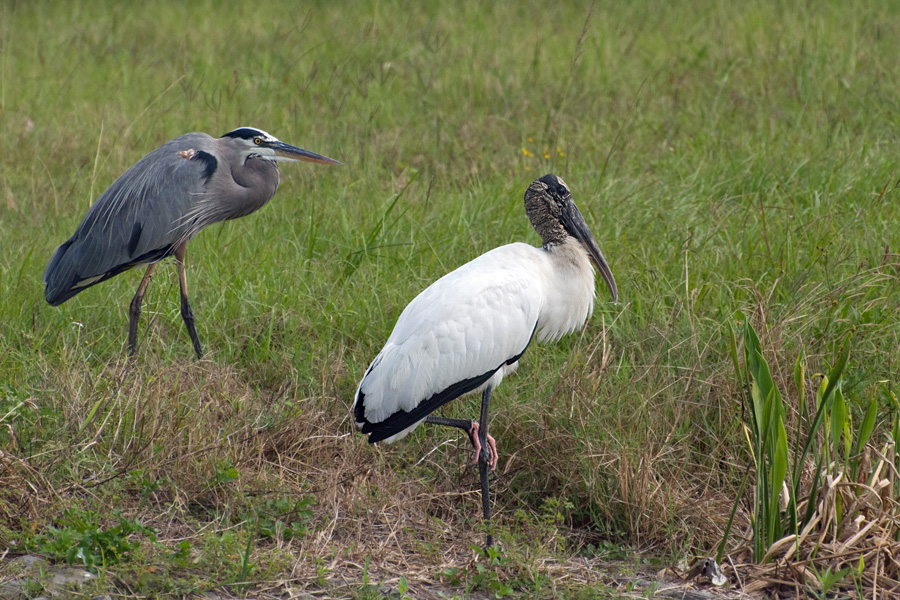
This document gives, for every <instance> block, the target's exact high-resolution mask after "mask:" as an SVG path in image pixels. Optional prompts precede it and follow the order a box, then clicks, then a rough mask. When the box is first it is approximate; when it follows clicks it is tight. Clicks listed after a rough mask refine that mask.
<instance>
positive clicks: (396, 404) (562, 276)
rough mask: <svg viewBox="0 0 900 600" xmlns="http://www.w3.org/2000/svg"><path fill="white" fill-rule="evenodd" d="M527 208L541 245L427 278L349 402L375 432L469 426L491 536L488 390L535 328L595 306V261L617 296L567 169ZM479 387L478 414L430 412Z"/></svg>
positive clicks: (542, 185) (537, 184) (582, 316)
mask: <svg viewBox="0 0 900 600" xmlns="http://www.w3.org/2000/svg"><path fill="white" fill-rule="evenodd" d="M525 213H526V214H527V215H528V218H529V219H530V221H531V224H532V226H533V227H534V229H535V231H537V233H538V234H539V235H540V236H541V239H542V241H543V245H542V247H541V248H535V247H534V246H530V245H528V244H523V243H514V244H509V245H506V246H501V247H499V248H495V249H493V250H491V251H489V252H487V253H485V254H482V255H481V256H479V257H478V258H476V259H475V260H473V261H471V262H469V263H467V264H465V265H463V266H461V267H460V268H458V269H456V270H455V271H453V272H451V273H448V274H447V275H445V276H444V277H442V278H441V279H439V280H438V281H436V282H434V283H433V284H431V285H430V286H428V288H426V289H425V290H424V291H423V292H422V293H421V294H419V295H418V296H417V297H416V298H415V299H413V301H412V302H410V303H409V305H408V306H407V307H406V308H405V309H404V310H403V313H402V314H401V315H400V318H399V319H398V320H397V324H396V325H395V326H394V330H393V331H392V332H391V335H390V337H388V340H387V342H386V343H385V345H384V348H383V349H382V350H381V352H379V354H378V356H376V357H375V359H374V360H373V361H372V363H371V364H370V365H369V368H368V369H367V370H366V373H365V375H364V376H363V378H362V381H360V384H359V387H358V388H357V391H356V397H355V400H354V403H353V413H354V418H355V421H356V424H357V425H358V426H359V427H360V428H361V430H362V433H364V434H367V435H368V436H369V442H379V441H385V442H388V443H390V442H393V441H394V440H397V439H400V438H402V437H404V436H405V435H407V434H408V433H409V432H411V431H412V430H413V429H415V428H416V427H418V426H419V425H420V424H421V423H433V424H437V425H448V426H452V427H458V428H460V429H463V430H464V431H466V433H467V434H468V435H469V439H470V440H471V442H472V445H473V446H474V447H475V454H476V460H477V462H478V467H479V474H480V478H481V497H482V510H483V512H484V519H485V522H486V524H487V526H488V532H489V533H488V537H487V545H488V546H490V545H491V544H492V541H493V539H492V536H491V534H490V494H489V492H490V490H489V486H488V473H489V470H493V469H494V467H495V466H496V464H497V458H498V457H497V450H496V444H495V442H494V440H493V438H492V437H491V436H490V435H488V417H489V403H490V396H491V390H492V389H493V388H495V387H496V386H497V385H499V383H500V382H501V380H502V379H503V377H504V375H506V374H508V373H510V372H511V371H513V370H514V369H515V368H516V365H517V364H518V361H519V359H520V358H521V357H522V355H523V354H524V353H525V350H526V349H527V348H528V346H529V345H530V343H531V340H532V338H533V337H534V336H535V335H537V337H538V339H540V340H551V341H552V340H556V339H558V338H559V337H561V336H562V335H565V334H567V333H570V332H572V331H574V330H576V329H580V328H581V327H582V326H584V323H585V322H586V321H587V319H588V317H590V315H591V312H592V311H593V307H594V268H593V267H592V264H593V265H594V266H596V268H597V270H598V271H599V272H600V275H601V276H602V277H603V280H604V282H605V283H606V285H607V287H608V288H609V292H610V294H611V295H612V300H613V302H616V301H617V300H618V288H617V287H616V280H615V278H614V277H613V275H612V270H611V269H610V267H609V264H608V263H607V262H606V259H605V258H604V257H603V253H602V252H600V248H599V247H598V246H597V242H596V240H595V239H594V236H593V235H592V234H591V231H590V229H589V228H588V226H587V223H585V220H584V217H583V216H582V214H581V212H580V211H579V210H578V207H577V206H575V202H574V201H573V200H572V195H571V193H570V192H569V188H568V186H567V185H566V184H565V182H563V180H562V179H560V178H559V177H557V176H555V175H552V174H550V175H545V176H543V177H541V178H540V179H536V180H535V181H533V182H532V183H531V185H530V186H529V187H528V190H527V191H526V192H525ZM475 391H481V392H482V401H481V415H480V418H479V419H478V421H473V420H468V419H451V418H445V417H435V416H431V413H432V412H434V411H435V410H437V409H438V408H439V407H441V406H443V405H444V404H446V403H447V402H450V401H451V400H453V399H455V398H458V397H459V396H462V395H463V394H466V393H469V392H475Z"/></svg>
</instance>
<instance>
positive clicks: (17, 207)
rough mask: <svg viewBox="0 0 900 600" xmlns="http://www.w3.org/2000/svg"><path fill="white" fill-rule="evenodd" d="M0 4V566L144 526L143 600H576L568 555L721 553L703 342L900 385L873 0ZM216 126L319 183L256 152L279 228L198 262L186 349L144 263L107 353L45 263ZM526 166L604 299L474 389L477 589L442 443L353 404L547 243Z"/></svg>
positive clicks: (461, 452)
mask: <svg viewBox="0 0 900 600" xmlns="http://www.w3.org/2000/svg"><path fill="white" fill-rule="evenodd" d="M0 17H2V18H0V114H2V119H0V155H2V160H0V248H2V252H0V426H2V427H0V552H2V551H3V550H2V549H3V548H10V549H12V550H13V551H15V550H16V549H21V547H22V544H24V543H30V544H31V546H30V547H31V548H37V549H39V550H43V551H44V552H45V553H49V554H51V555H52V554H53V551H56V552H57V553H59V552H62V553H63V554H64V553H65V546H66V543H67V542H66V541H65V540H67V539H70V538H71V536H75V537H76V538H77V539H82V538H78V536H83V535H84V532H85V531H89V530H91V528H93V530H95V531H98V530H102V531H113V529H114V527H115V526H116V525H117V524H118V523H120V520H122V519H123V520H124V521H121V522H122V523H131V524H132V525H134V524H135V523H137V522H140V523H142V524H143V525H144V526H147V527H151V528H152V529H153V533H152V535H151V533H150V532H141V531H137V532H135V533H131V534H128V533H127V527H126V528H125V529H121V526H120V530H118V532H119V533H118V538H116V539H120V538H121V539H128V540H130V541H131V543H132V544H134V547H133V548H130V549H128V550H127V551H125V550H122V551H121V553H122V556H123V558H122V559H121V560H119V561H118V563H117V564H114V562H113V561H112V560H111V559H109V557H107V558H106V559H105V563H106V565H105V566H106V568H104V569H103V572H104V573H108V574H109V575H110V579H113V578H115V580H116V581H118V582H120V584H121V585H122V586H124V587H123V588H120V589H127V590H130V591H131V592H134V593H135V594H143V595H153V594H163V595H165V594H180V593H190V592H199V591H201V590H204V589H208V588H212V587H216V586H221V585H225V584H237V583H240V582H245V581H251V582H256V584H257V586H261V587H262V588H265V585H266V584H271V585H273V586H274V585H275V584H274V583H273V582H281V583H284V582H289V583H290V585H294V586H298V587H300V588H304V589H324V590H328V589H332V590H333V589H340V590H343V593H345V594H363V593H365V592H364V590H366V589H367V588H365V587H364V584H365V583H366V582H368V581H372V582H377V581H387V582H394V583H396V582H398V581H401V580H400V578H401V577H403V578H406V579H404V580H403V581H408V582H410V589H409V590H408V592H407V593H409V594H412V595H413V596H416V594H419V595H422V596H423V597H424V595H425V594H426V592H425V591H423V590H425V589H426V588H427V585H428V582H430V581H433V582H443V584H444V585H447V586H449V587H450V588H451V589H456V591H457V593H459V594H460V595H461V596H462V595H465V594H466V593H468V592H471V591H472V590H474V589H476V588H478V587H479V586H480V588H479V589H483V590H487V591H491V592H492V593H500V592H502V591H503V589H501V588H498V587H496V586H499V585H501V584H502V585H507V586H508V587H509V590H510V591H512V592H514V593H522V594H533V595H538V596H546V597H568V596H567V595H579V594H581V595H589V594H590V593H592V592H590V591H589V590H590V589H591V588H590V587H583V588H582V587H579V585H580V584H579V583H578V582H581V583H582V584H583V583H586V580H587V579H589V578H590V577H591V576H594V577H600V575H599V573H596V572H595V573H593V575H591V572H590V571H588V575H584V570H583V569H582V570H581V571H579V573H580V575H579V576H578V577H571V578H570V579H568V580H567V579H565V577H566V576H567V573H568V572H567V571H566V569H567V567H566V566H565V565H566V564H569V565H572V564H574V563H572V561H574V560H575V559H576V558H577V559H582V558H603V557H605V556H608V555H621V554H623V553H627V552H630V551H631V550H635V549H636V550H639V551H641V553H642V554H641V555H642V556H650V557H655V558H662V559H663V560H665V561H674V560H677V559H679V558H683V557H690V556H694V555H698V554H709V553H711V552H713V550H714V548H715V546H716V544H717V543H718V541H719V539H720V538H721V535H722V532H723V530H724V527H725V523H726V522H727V520H728V516H729V511H730V509H731V506H732V504H733V502H734V498H735V496H736V495H737V493H738V490H739V488H740V483H741V479H742V477H743V475H744V473H745V471H746V469H747V466H748V464H750V462H751V460H752V459H751V456H750V454H749V453H748V451H747V445H746V442H745V440H744V437H743V433H742V429H741V421H742V418H745V417H744V414H743V412H742V407H741V395H740V389H739V382H738V379H737V377H736V375H735V371H734V367H733V364H732V361H731V357H730V355H729V352H728V347H729V342H728V333H727V325H728V323H732V324H735V323H738V322H741V321H742V320H743V319H744V318H750V319H751V320H752V322H753V324H754V326H755V327H756V329H757V331H759V332H760V337H761V338H762V342H763V346H764V348H765V349H766V351H767V358H769V360H770V363H771V365H772V368H773V373H774V375H775V378H776V381H778V382H779V383H780V384H781V385H782V387H783V389H792V385H793V384H792V383H790V382H791V381H792V379H791V377H792V369H793V364H794V361H795V360H796V358H797V355H798V353H800V352H801V350H802V351H803V352H804V353H805V355H806V356H807V358H808V360H809V363H810V365H811V369H810V374H811V375H812V374H814V373H815V372H816V370H821V369H824V365H826V364H828V363H830V362H831V361H833V360H834V357H835V355H836V353H837V346H838V344H839V343H840V341H841V340H842V339H843V337H844V335H845V334H846V333H847V332H848V331H850V330H851V329H852V330H855V337H854V346H853V352H852V354H851V359H850V364H849V367H848V373H847V376H846V380H845V383H844V392H845V394H846V395H847V396H848V398H849V399H850V404H851V414H853V415H858V413H859V406H860V403H861V402H862V401H863V399H864V398H867V397H868V396H869V395H870V394H871V393H872V390H873V386H874V385H875V384H876V382H885V381H886V382H888V384H887V385H888V386H890V385H891V384H890V382H894V381H897V374H898V369H900V364H898V359H900V351H898V335H900V327H898V316H900V315H898V307H900V286H898V269H900V257H898V254H897V248H898V246H900V234H898V228H897V223H898V222H900V207H898V190H897V183H898V180H900V170H898V167H897V164H898V163H897V157H898V135H900V134H898V132H900V67H898V65H900V45H898V44H897V39H900V7H898V6H897V5H896V4H894V3H891V2H886V1H885V2H866V3H854V2H848V3H839V2H810V3H803V4H802V5H800V4H791V3H787V4H786V3H781V2H774V1H773V2H757V3H743V4H741V3H732V2H701V1H691V2H681V3H668V2H655V1H646V2H634V3H615V2H597V3H594V4H587V3H579V2H570V3H539V2H530V3H496V4H485V3H478V2H460V3H451V2H396V1H386V2H384V1H381V2H376V1H371V2H359V3H353V4H349V5H344V4H343V3H327V2H309V3H302V4H301V3H280V2H255V3H228V4H220V3H214V2H205V1H202V0H199V1H194V2H161V3H145V4H141V5H136V4H131V3H102V2H86V3H62V2H58V3H52V2H4V3H2V4H0ZM241 125H252V126H256V127H260V128H262V129H264V130H267V131H269V132H270V133H272V134H274V135H275V136H277V137H279V138H280V139H282V140H284V141H287V142H289V143H292V144H296V145H299V146H302V147H304V148H307V149H310V150H313V151H316V152H320V153H323V154H326V155H328V156H332V157H334V158H337V159H339V160H341V161H343V162H344V165H345V166H344V167H341V168H324V167H319V166H315V165H308V164H288V165H284V166H283V168H282V184H281V187H280V189H279V191H278V193H277V195H276V196H275V198H274V199H273V200H272V202H271V203H270V205H268V206H266V207H265V208H264V209H263V210H261V211H260V212H259V213H257V214H254V215H252V216H250V217H248V218H244V219H240V220H237V221H233V222H230V223H226V224H221V225H216V226H213V227H210V228H209V229H207V230H206V231H204V232H203V233H201V234H200V235H199V236H198V237H197V238H196V239H195V240H194V241H193V242H192V244H191V246H190V247H189V251H188V260H189V263H188V264H189V271H188V277H189V280H190V283H191V296H192V301H193V306H194V311H195V313H196V315H197V318H198V327H199V332H200V336H201V339H202V341H203V342H204V345H205V347H206V349H207V355H206V356H205V357H204V359H203V360H200V361H197V360H195V359H194V357H193V353H192V351H191V347H190V343H189V341H188V339H187V335H186V332H185V331H184V326H183V324H182V322H181V319H180V316H179V314H178V290H177V277H176V275H175V269H174V268H173V266H172V265H171V264H166V265H164V266H163V267H162V268H160V269H159V270H158V271H157V275H156V277H155V278H154V281H153V283H152V285H151V287H150V291H149V292H148V295H147V298H146V301H145V302H146V305H145V317H146V319H144V320H142V324H141V331H140V335H141V342H140V347H139V350H138V354H137V356H136V359H135V360H132V361H126V360H125V356H124V350H125V338H126V329H127V312H126V311H127V305H128V302H129V301H130V299H131V296H132V295H133V293H134V290H135V288H136V286H137V283H138V281H139V279H140V273H139V272H129V273H127V274H124V275H121V276H119V277H117V278H115V279H113V280H110V281H108V282H106V283H104V284H101V285H99V286H97V287H94V288H92V289H90V290H88V291H85V292H84V293H82V294H81V295H79V296H78V297H76V298H74V299H73V300H71V301H69V302H67V303H66V304H64V305H62V306H61V307H59V308H51V307H49V306H48V305H47V304H46V303H45V302H44V300H43V288H42V284H41V274H42V272H43V269H44V267H45V265H46V263H47V262H48V261H49V258H50V256H51V253H52V251H53V249H54V248H55V247H56V246H57V245H58V244H60V243H61V242H63V241H64V240H65V239H66V238H67V237H68V236H69V235H71V233H72V232H73V231H74V229H75V227H76V226H77V224H78V223H79V222H80V220H81V218H82V216H83V215H84V213H85V212H86V210H87V208H88V206H89V205H90V203H91V202H92V201H93V200H95V199H96V197H97V196H98V195H99V194H100V193H102V191H103V190H104V189H105V188H106V187H107V186H108V185H109V184H110V183H112V182H113V181H114V180H115V178H116V177H118V176H119V175H120V174H121V173H122V172H123V171H124V170H125V169H127V168H128V167H129V166H130V165H131V164H133V163H134V162H135V161H137V160H138V159H139V158H140V157H142V156H143V155H144V154H146V153H147V152H149V151H150V150H152V149H153V148H155V147H157V146H158V145H159V144H161V143H162V142H164V141H166V140H168V139H171V138H173V137H175V136H177V135H179V134H181V133H185V132H188V131H205V132H208V133H211V134H214V135H221V134H222V133H225V132H227V131H229V130H231V129H233V128H235V127H237V126H241ZM547 172H553V173H556V174H557V175H559V176H561V177H563V178H564V179H565V180H566V182H567V183H568V184H569V185H570V186H571V188H572V190H573V193H574V197H575V200H576V202H577V203H578V205H579V207H580V208H581V211H582V212H583V213H584V215H585V218H586V220H587V222H588V223H589V225H590V226H591V228H592V230H593V232H594V234H595V236H596V237H597V239H598V241H599V244H600V247H601V248H602V249H603V251H604V253H605V254H606V256H607V258H608V259H609V261H610V264H611V265H612V269H613V272H614V274H615V276H616V279H617V281H618V284H619V290H620V297H621V301H620V303H619V304H618V305H617V306H613V305H611V304H609V303H608V302H607V300H608V298H607V296H606V291H605V289H603V288H602V286H600V287H598V297H599V299H600V301H599V302H598V304H597V309H596V311H595V314H594V317H593V318H592V320H591V321H590V322H589V324H588V325H587V327H586V328H585V330H584V331H583V332H582V333H578V334H575V335H572V336H570V337H568V338H566V339H564V340H563V341H562V342H560V343H559V344H556V345H541V344H538V345H535V346H533V347H532V348H531V349H530V350H529V352H528V353H527V354H526V355H525V357H524V359H523V361H522V363H521V366H520V368H519V371H518V372H517V374H516V375H515V376H513V377H510V378H508V379H507V380H506V381H505V382H504V384H503V386H501V387H500V388H499V389H498V391H497V392H496V394H495V398H496V401H495V402H494V403H493V404H494V406H495V409H494V415H495V416H494V418H493V420H492V432H493V434H494V435H495V436H496V438H497V440H498V443H499V446H500V451H501V463H500V466H499V469H498V477H497V481H496V483H495V489H496V490H497V497H496V503H495V509H496V512H497V519H496V524H497V527H498V535H499V537H500V539H501V541H502V543H503V547H504V552H505V553H506V554H507V555H508V557H510V563H509V565H511V566H508V567H507V569H506V570H505V571H502V572H501V573H500V575H497V573H496V572H492V573H493V575H492V577H494V578H495V579H482V580H476V575H477V574H478V573H480V571H477V570H476V569H475V568H474V566H473V563H472V562H471V561H472V560H473V558H472V557H473V556H474V552H473V550H472V546H473V545H475V544H478V543H480V540H481V539H482V533H481V532H480V531H478V529H477V528H478V526H479V523H480V508H479V500H478V494H477V477H476V474H475V472H474V471H473V470H472V469H470V468H467V467H466V465H465V461H466V460H467V458H468V455H469V453H468V449H467V442H466V439H465V438H464V437H462V438H460V437H459V436H457V435H456V434H453V433H448V432H446V431H441V430H435V429H428V428H420V429H419V430H417V432H416V433H415V435H413V436H411V438H410V439H408V440H405V441H404V442H403V443H402V444H398V445H395V446H393V447H385V448H373V447H371V446H369V445H368V444H366V443H365V440H364V439H363V438H362V437H361V436H359V435H357V434H356V433H355V431H354V428H353V426H352V421H351V418H350V411H349V409H350V404H351V402H352V395H353V392H354V390H355V386H356V384H357V382H358V380H359V378H360V377H361V375H362V373H363V371H364V369H365V367H366V366H367V364H368V362H369V361H370V360H371V359H372V358H373V357H374V356H375V354H376V353H377V352H378V350H379V349H380V348H381V345H382V344H383V342H384V340H385V339H386V338H387V336H388V334H389V332H390V330H391V327H392V326H393V323H394V321H395V320H396V318H397V316H398V315H399V313H400V311H401V310H402V308H403V307H404V306H405V305H406V303H407V302H409V300H411V299H412V298H413V297H414V296H415V295H416V294H417V293H418V292H419V291H420V290H421V289H423V288H424V287H425V286H426V285H428V284H429V283H430V282H431V281H433V280H434V279H436V278H438V277H439V276H441V275H442V274H444V273H446V272H447V271H449V270H451V269H453V268H455V267H457V266H459V265H460V264H462V263H464V262H466V261H468V260H470V259H471V258H474V257H475V256H477V255H478V254H480V253H482V252H484V251H486V250H488V249H490V248H493V247H495V246H498V245H501V244H505V243H509V242H512V241H520V240H521V241H528V242H530V243H532V244H535V245H537V244H538V243H539V239H538V237H537V236H536V234H535V233H534V232H533V230H532V229H531V227H530V225H529V223H528V220H527V219H526V218H525V216H524V210H523V207H522V195H523V193H524V191H525V188H526V187H527V186H528V184H529V183H530V182H531V181H532V180H533V179H535V178H536V177H539V176H540V175H543V174H544V173H547ZM476 407H477V399H466V400H464V401H459V402H457V403H455V404H454V405H453V406H451V407H449V408H448V409H447V411H446V414H448V415H459V416H463V415H466V416H468V415H474V414H475V411H476ZM889 417H890V415H889V414H888V412H887V409H885V410H884V411H883V414H880V415H879V422H883V423H887V421H888V419H889ZM788 419H789V420H793V421H796V420H797V419H798V414H797V412H796V410H795V411H793V412H790V413H789V415H788ZM745 493H747V494H749V493H750V492H749V488H748V491H746V492H745ZM63 511H65V512H63ZM736 522H737V525H736V527H744V526H746V522H747V519H746V514H745V511H744V510H743V509H741V510H740V511H739V512H738V518H737V521H736ZM279 523H280V525H279ZM67 532H68V533H67ZM67 535H69V536H70V537H69V538H67V537H66V536H67ZM113 537H115V536H113ZM154 538H155V540H156V541H155V542H154V541H153V539H154ZM61 540H62V541H61ZM101 545H102V544H101ZM61 548H62V550H60V549H61ZM567 561H569V562H568V563H567ZM101 562H102V561H101ZM560 565H563V566H560ZM571 568H572V569H573V571H571V572H572V573H574V572H575V570H574V569H575V567H574V566H572V567H571ZM454 569H456V570H455V571H454ZM566 581H569V583H566ZM335 582H338V583H335ZM335 585H340V586H344V587H340V588H335V587H334V586H335ZM491 586H495V587H493V588H492V587H491ZM227 589H228V590H230V591H235V590H237V589H238V588H236V587H235V586H234V585H232V586H231V587H228V588H227ZM257 589H261V588H260V587H257ZM498 590H500V591H499V592H498ZM597 593H598V594H599V593H600V592H597ZM585 597H586V596H585Z"/></svg>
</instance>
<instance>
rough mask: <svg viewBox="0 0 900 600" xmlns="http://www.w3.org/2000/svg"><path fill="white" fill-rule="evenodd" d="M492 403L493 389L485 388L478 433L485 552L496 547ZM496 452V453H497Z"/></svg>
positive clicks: (482, 395) (482, 396)
mask: <svg viewBox="0 0 900 600" xmlns="http://www.w3.org/2000/svg"><path fill="white" fill-rule="evenodd" d="M490 402H491V387H490V386H488V387H486V388H484V392H482V394H481V418H480V419H479V422H480V424H481V427H480V428H479V429H480V431H479V432H478V434H479V438H480V440H479V441H480V442H481V454H479V455H478V473H479V475H480V476H481V508H482V510H483V511H484V525H485V527H487V542H486V544H485V551H487V549H488V548H490V547H491V546H493V545H494V532H493V530H492V529H491V494H490V488H489V483H488V475H489V474H490V471H491V469H489V468H488V467H490V466H491V462H492V460H493V459H492V456H491V449H490V445H489V444H488V441H487V438H488V405H489V404H490ZM495 452H496V451H495Z"/></svg>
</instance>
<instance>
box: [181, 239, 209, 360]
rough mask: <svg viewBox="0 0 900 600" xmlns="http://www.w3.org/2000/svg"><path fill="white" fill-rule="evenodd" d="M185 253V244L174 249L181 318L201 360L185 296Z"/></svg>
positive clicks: (198, 341) (194, 324)
mask: <svg viewBox="0 0 900 600" xmlns="http://www.w3.org/2000/svg"><path fill="white" fill-rule="evenodd" d="M186 253H187V242H182V243H181V244H180V245H179V246H178V247H177V248H175V264H176V265H177V267H178V285H179V287H180V288H181V318H182V319H184V324H185V325H186V326H187V330H188V333H189V334H190V336H191V342H192V343H193V344H194V352H196V353H197V358H203V347H202V346H201V345H200V336H198V335H197V325H196V322H195V320H194V311H192V310H191V303H190V302H188V295H187V275H186V274H185V272H184V257H185V254H186Z"/></svg>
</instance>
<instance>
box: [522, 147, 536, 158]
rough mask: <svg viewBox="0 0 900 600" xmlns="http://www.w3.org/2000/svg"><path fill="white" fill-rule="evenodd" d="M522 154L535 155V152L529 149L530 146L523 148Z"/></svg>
mask: <svg viewBox="0 0 900 600" xmlns="http://www.w3.org/2000/svg"><path fill="white" fill-rule="evenodd" d="M522 154H524V155H525V156H534V152H531V151H529V150H528V148H522Z"/></svg>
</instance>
